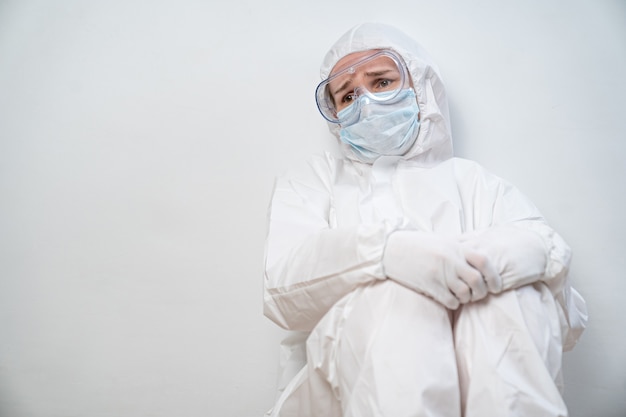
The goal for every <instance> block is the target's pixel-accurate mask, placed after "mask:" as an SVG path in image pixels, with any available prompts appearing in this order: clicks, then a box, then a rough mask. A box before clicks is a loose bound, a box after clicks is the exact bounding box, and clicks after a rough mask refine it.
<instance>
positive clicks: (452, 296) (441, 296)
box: [383, 231, 499, 309]
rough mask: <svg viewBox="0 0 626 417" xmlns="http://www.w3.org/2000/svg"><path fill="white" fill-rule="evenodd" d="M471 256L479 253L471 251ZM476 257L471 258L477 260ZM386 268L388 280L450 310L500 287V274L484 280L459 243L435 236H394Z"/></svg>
mask: <svg viewBox="0 0 626 417" xmlns="http://www.w3.org/2000/svg"><path fill="white" fill-rule="evenodd" d="M468 252H469V253H471V254H474V253H475V252H474V251H472V250H471V248H468ZM472 256H473V255H470V256H468V258H470V259H473V258H472ZM476 256H478V255H476ZM485 262H486V263H487V264H488V263H489V262H488V261H485ZM481 266H483V265H481ZM383 267H384V268H385V274H386V275H387V277H388V278H390V279H392V280H394V281H396V282H399V283H400V284H402V285H405V286H406V287H409V288H411V289H413V290H415V291H417V292H419V293H422V294H425V295H427V296H429V297H431V298H433V299H434V300H436V301H438V302H439V303H441V304H443V305H445V306H446V307H448V308H450V309H456V308H458V307H459V305H460V304H464V303H468V302H470V301H476V300H479V299H481V298H483V297H485V296H486V295H487V294H488V289H489V288H491V287H494V286H497V285H499V282H498V280H499V276H497V274H496V276H494V275H493V274H490V273H489V271H487V272H488V275H487V277H485V279H483V276H482V275H481V273H480V272H479V271H478V270H477V269H475V268H474V267H472V265H470V263H468V261H466V255H465V254H464V252H463V250H462V248H461V245H460V243H459V242H457V241H456V240H455V239H449V238H444V237H441V236H438V235H435V234H432V233H424V232H417V231H396V232H393V233H392V234H391V235H389V237H388V239H387V245H386V247H385V254H384V256H383ZM487 269H488V267H486V270H487ZM492 281H493V282H492Z"/></svg>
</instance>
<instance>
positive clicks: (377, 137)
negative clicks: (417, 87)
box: [338, 88, 420, 162]
mask: <svg viewBox="0 0 626 417" xmlns="http://www.w3.org/2000/svg"><path fill="white" fill-rule="evenodd" d="M358 101H359V102H360V103H359V114H358V117H353V118H351V119H352V120H351V121H350V122H349V123H345V124H342V125H341V131H340V136H339V137H340V139H341V141H342V142H344V143H347V144H349V145H350V146H351V147H352V149H353V150H354V151H355V153H356V154H357V156H358V157H359V159H361V160H362V161H364V162H373V161H374V160H376V159H377V158H378V157H379V156H381V155H387V156H397V155H404V154H405V153H406V152H407V151H408V150H409V149H410V148H411V147H412V146H413V144H414V143H415V140H416V139H417V134H418V133H419V125H420V122H419V117H418V115H419V107H418V105H417V100H416V96H415V91H414V90H413V89H412V88H407V89H404V90H402V91H401V92H400V93H399V95H398V99H397V100H394V102H393V103H391V104H386V103H380V102H377V101H372V100H370V99H369V98H368V97H367V96H362V97H359V98H358ZM354 104H357V103H353V105H354ZM349 111H352V110H350V108H346V109H344V110H342V111H340V112H339V113H338V116H339V117H340V118H341V117H343V116H344V115H343V114H342V113H344V112H349Z"/></svg>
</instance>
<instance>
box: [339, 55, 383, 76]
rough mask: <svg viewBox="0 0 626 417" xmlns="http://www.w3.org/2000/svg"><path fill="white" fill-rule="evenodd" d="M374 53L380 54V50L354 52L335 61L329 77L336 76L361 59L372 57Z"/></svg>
mask: <svg viewBox="0 0 626 417" xmlns="http://www.w3.org/2000/svg"><path fill="white" fill-rule="evenodd" d="M376 52H380V49H369V50H367V51H361V52H354V53H351V54H348V55H346V56H344V57H343V58H341V59H340V60H339V61H337V63H336V64H335V66H334V67H333V69H332V71H331V72H330V75H331V76H332V75H333V74H336V73H338V72H339V71H342V70H344V69H346V68H348V67H350V66H352V65H354V64H356V63H357V62H359V61H361V60H362V59H365V58H367V57H368V56H372V55H373V54H375V53H376Z"/></svg>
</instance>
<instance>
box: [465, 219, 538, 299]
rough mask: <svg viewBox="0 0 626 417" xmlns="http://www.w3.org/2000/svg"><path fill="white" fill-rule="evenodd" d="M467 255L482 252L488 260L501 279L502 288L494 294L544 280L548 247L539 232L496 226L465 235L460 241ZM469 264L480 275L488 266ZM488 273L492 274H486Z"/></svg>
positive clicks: (510, 226) (469, 260)
mask: <svg viewBox="0 0 626 417" xmlns="http://www.w3.org/2000/svg"><path fill="white" fill-rule="evenodd" d="M460 242H461V246H462V248H463V251H464V253H466V255H467V254H471V253H479V254H482V256H484V257H485V258H487V259H489V260H490V261H491V262H492V264H493V266H494V267H495V269H496V272H497V273H498V274H499V275H500V276H501V277H502V286H501V288H500V289H499V291H498V290H495V291H494V290H492V289H491V288H490V289H489V291H490V292H492V293H498V292H500V291H504V290H510V289H513V288H519V287H521V286H523V285H526V284H532V283H534V282H537V281H540V280H542V279H543V276H544V274H545V269H546V263H547V256H548V248H547V247H546V244H545V243H544V241H543V239H542V238H541V236H540V235H539V233H537V232H535V231H533V230H530V229H526V228H523V227H518V226H514V225H502V226H495V227H492V228H489V229H484V230H478V231H475V232H470V233H466V234H464V235H462V236H461V238H460ZM466 259H467V261H468V262H469V263H470V264H471V265H472V266H473V267H474V268H476V269H477V270H479V271H480V272H481V273H483V274H485V273H486V272H487V271H485V267H484V265H483V264H481V263H480V262H474V261H473V259H472V258H471V255H470V256H466ZM487 273H489V272H487Z"/></svg>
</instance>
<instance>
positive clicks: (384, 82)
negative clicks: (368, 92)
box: [376, 78, 393, 90]
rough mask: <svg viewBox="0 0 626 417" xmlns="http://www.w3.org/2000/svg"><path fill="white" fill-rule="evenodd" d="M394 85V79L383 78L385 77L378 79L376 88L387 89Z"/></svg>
mask: <svg viewBox="0 0 626 417" xmlns="http://www.w3.org/2000/svg"><path fill="white" fill-rule="evenodd" d="M392 85H393V80H392V79H389V78H383V79H380V80H378V82H377V83H376V88H378V89H379V90H387V89H389V88H391V86H392Z"/></svg>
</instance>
